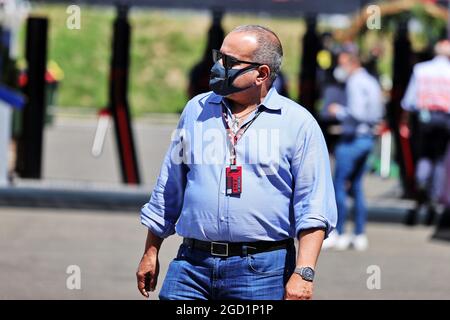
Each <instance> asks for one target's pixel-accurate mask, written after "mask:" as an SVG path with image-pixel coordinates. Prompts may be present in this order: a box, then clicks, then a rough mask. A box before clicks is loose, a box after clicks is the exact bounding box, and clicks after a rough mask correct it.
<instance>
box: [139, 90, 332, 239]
mask: <svg viewBox="0 0 450 320" xmlns="http://www.w3.org/2000/svg"><path fill="white" fill-rule="evenodd" d="M222 104H224V105H225V106H226V107H227V108H229V107H228V104H227V101H226V99H224V98H223V97H222V96H219V95H216V94H214V93H212V92H208V93H205V94H201V95H198V96H196V97H194V98H193V99H192V100H190V101H189V102H188V103H187V105H186V107H185V108H184V111H183V113H182V115H181V117H180V121H179V124H178V127H177V128H178V129H177V130H176V132H174V134H173V135H172V142H171V145H170V147H169V150H168V152H167V154H166V156H165V159H164V163H163V165H162V168H161V172H160V175H159V178H158V180H157V182H156V185H155V188H154V189H153V192H152V195H151V197H150V201H149V202H148V203H147V204H145V205H144V206H143V207H142V209H141V221H142V224H144V225H145V226H147V227H148V228H149V229H150V230H151V231H152V232H153V233H154V234H155V235H157V236H159V237H161V238H165V237H168V236H170V235H172V234H173V233H175V231H176V232H177V233H178V234H179V235H180V236H182V237H187V238H195V239H199V240H206V241H225V242H252V241H259V240H267V241H277V240H282V239H286V238H293V237H296V236H298V233H299V232H300V231H302V230H306V229H311V228H323V229H325V230H326V235H328V233H329V232H330V231H331V230H332V229H333V228H334V227H335V225H336V220H337V210H336V201H335V195H334V188H333V182H332V178H331V172H330V164H329V157H328V151H327V147H326V144H325V140H324V138H323V134H322V132H321V130H320V128H319V126H318V124H317V122H316V120H315V119H314V118H313V117H312V116H311V114H310V113H308V111H306V109H304V108H303V107H301V106H300V105H298V104H297V103H295V102H293V101H292V100H289V99H287V98H285V97H283V96H280V95H279V94H278V93H277V91H276V90H275V89H274V88H272V89H271V90H270V91H269V93H268V95H267V96H266V97H265V99H264V101H263V103H262V104H261V105H260V106H259V108H262V109H263V110H264V111H263V112H262V113H261V114H260V115H259V117H258V118H257V119H256V120H255V121H254V122H253V123H252V124H251V126H250V127H249V128H248V130H247V131H246V132H245V133H244V135H243V136H242V137H241V139H240V140H239V141H238V143H237V145H236V156H237V165H240V166H242V193H241V194H240V196H229V195H226V194H225V174H226V173H225V172H226V167H228V166H229V163H230V144H229V140H228V139H227V136H226V135H227V132H226V129H225V126H224V120H223V117H222ZM255 113H256V111H254V112H253V113H252V114H250V115H249V116H248V117H247V118H246V120H245V121H244V123H246V122H248V121H251V120H252V118H253V116H254V114H255Z"/></svg>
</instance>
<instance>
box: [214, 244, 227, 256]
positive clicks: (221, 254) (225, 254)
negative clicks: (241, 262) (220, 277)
mask: <svg viewBox="0 0 450 320" xmlns="http://www.w3.org/2000/svg"><path fill="white" fill-rule="evenodd" d="M215 245H219V246H223V247H225V253H216V252H215V250H214V246H215ZM211 255H213V256H219V257H228V243H221V242H211Z"/></svg>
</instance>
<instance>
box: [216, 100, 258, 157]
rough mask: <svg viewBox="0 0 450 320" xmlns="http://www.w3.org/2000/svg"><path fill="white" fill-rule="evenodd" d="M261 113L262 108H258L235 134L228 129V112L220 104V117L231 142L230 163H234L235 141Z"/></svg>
mask: <svg viewBox="0 0 450 320" xmlns="http://www.w3.org/2000/svg"><path fill="white" fill-rule="evenodd" d="M261 113H262V110H261V109H260V108H259V109H258V111H257V112H256V114H255V116H254V117H253V119H252V120H250V121H249V122H247V123H246V124H244V125H242V126H241V127H240V128H239V130H238V131H237V132H236V134H234V133H233V131H232V130H231V129H230V126H229V124H228V112H227V109H226V107H225V106H224V105H222V118H223V120H224V123H225V128H226V130H227V133H228V140H229V142H230V144H231V148H230V163H231V165H236V147H235V146H236V143H237V142H238V140H239V139H240V138H241V137H242V136H243V135H244V133H245V132H246V131H247V129H248V128H250V126H251V125H252V123H253V122H254V121H255V120H256V118H258V116H259V115H260V114H261Z"/></svg>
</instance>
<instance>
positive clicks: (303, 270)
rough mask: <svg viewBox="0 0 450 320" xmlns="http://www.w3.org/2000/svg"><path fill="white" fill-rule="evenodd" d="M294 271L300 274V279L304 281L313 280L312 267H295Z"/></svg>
mask: <svg viewBox="0 0 450 320" xmlns="http://www.w3.org/2000/svg"><path fill="white" fill-rule="evenodd" d="M294 272H295V273H297V274H298V275H300V277H302V279H303V280H305V281H309V282H313V280H314V269H313V268H310V267H300V268H295V270H294Z"/></svg>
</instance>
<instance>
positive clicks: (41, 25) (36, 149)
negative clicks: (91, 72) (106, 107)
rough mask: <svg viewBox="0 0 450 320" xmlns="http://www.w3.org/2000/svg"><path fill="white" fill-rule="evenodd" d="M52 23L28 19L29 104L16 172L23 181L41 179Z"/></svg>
mask: <svg viewBox="0 0 450 320" xmlns="http://www.w3.org/2000/svg"><path fill="white" fill-rule="evenodd" d="M47 33H48V20H47V19H46V18H41V17H39V18H38V17H31V18H29V19H28V20H27V30H26V49H25V50H26V61H27V68H28V81H27V84H26V86H25V90H24V91H25V92H24V93H25V95H26V97H27V103H26V105H25V108H24V110H23V114H22V127H23V129H22V132H21V135H20V137H19V138H18V145H17V163H16V170H17V172H18V174H19V175H20V176H21V177H23V178H35V179H40V178H41V173H42V172H41V170H42V144H43V130H44V119H45V109H46V101H45V70H46V65H47Z"/></svg>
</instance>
